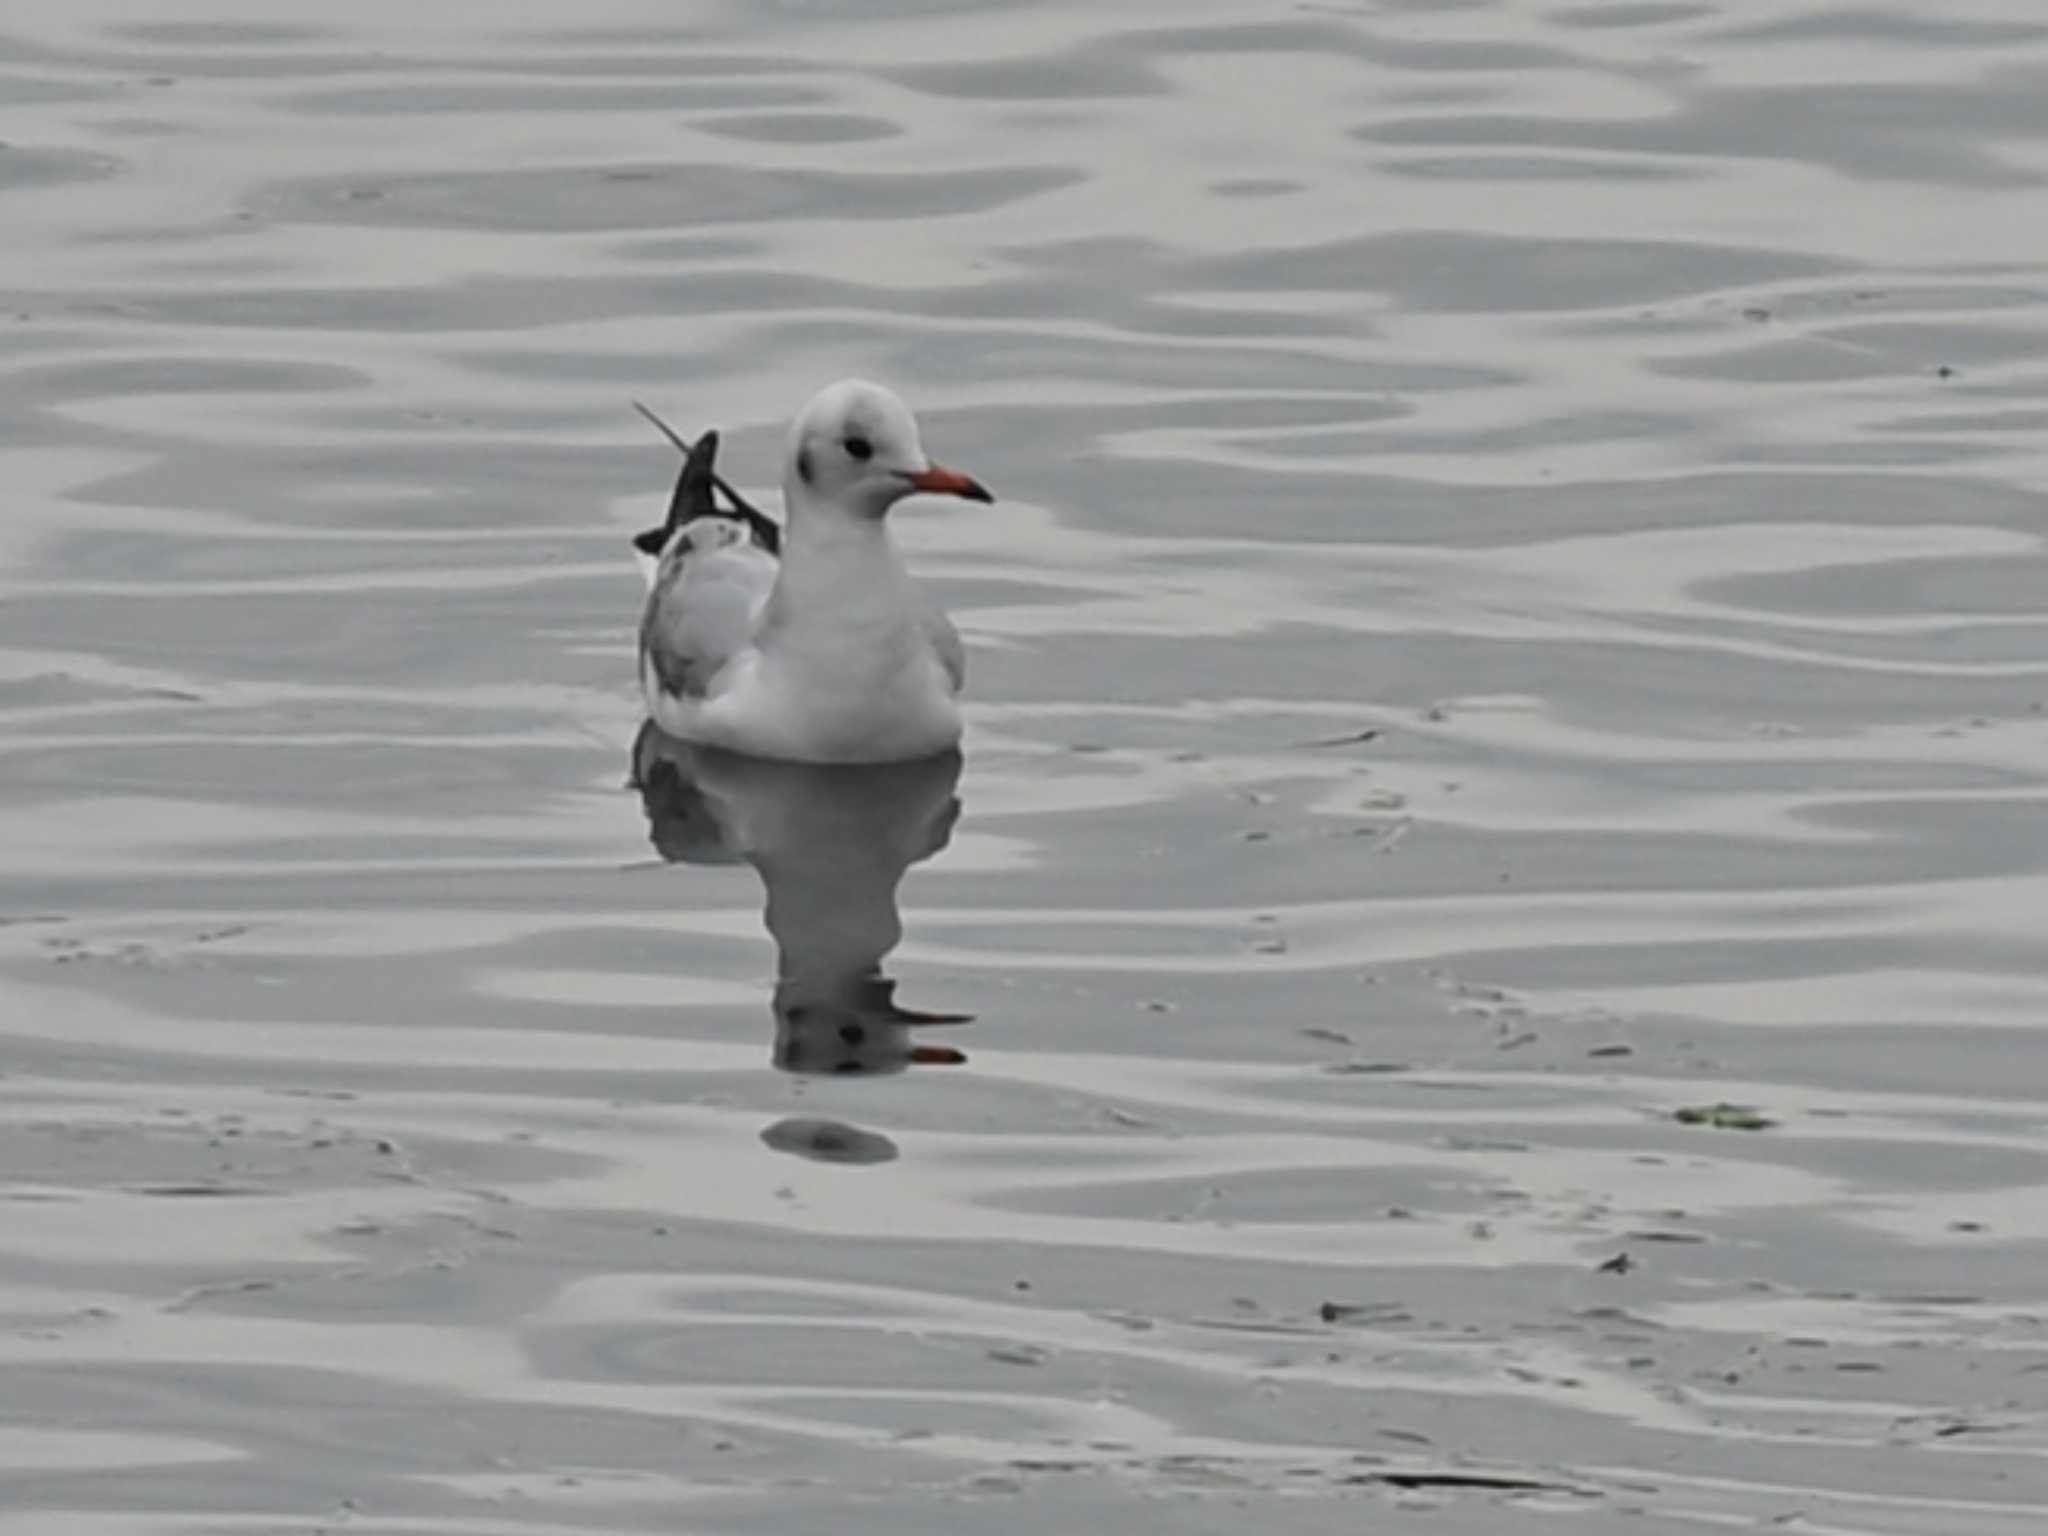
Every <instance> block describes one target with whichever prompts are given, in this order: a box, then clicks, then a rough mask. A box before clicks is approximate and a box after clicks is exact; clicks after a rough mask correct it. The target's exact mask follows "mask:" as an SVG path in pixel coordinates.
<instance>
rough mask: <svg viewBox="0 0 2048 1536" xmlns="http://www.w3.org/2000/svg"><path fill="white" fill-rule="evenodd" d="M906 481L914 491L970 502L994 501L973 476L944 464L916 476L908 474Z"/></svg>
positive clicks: (922, 470)
mask: <svg viewBox="0 0 2048 1536" xmlns="http://www.w3.org/2000/svg"><path fill="white" fill-rule="evenodd" d="M903 478H904V479H906V480H908V481H909V482H910V488H911V489H912V490H914V491H930V492H932V493H933V494H935V495H939V496H964V497H965V498H966V499H967V500H969V501H994V500H995V497H993V496H991V495H989V493H988V487H987V486H985V485H983V484H982V483H981V482H980V481H979V480H977V479H975V478H974V477H973V476H972V475H963V474H961V473H960V471H959V470H957V469H948V468H946V466H945V465H943V464H934V465H932V466H931V467H930V468H929V469H921V470H919V471H917V472H916V473H915V474H908V473H906V474H905V475H904V476H903Z"/></svg>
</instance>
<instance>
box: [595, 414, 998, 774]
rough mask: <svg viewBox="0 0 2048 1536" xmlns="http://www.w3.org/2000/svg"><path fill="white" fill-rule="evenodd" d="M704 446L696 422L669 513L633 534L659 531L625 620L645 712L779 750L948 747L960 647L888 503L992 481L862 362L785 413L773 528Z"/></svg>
mask: <svg viewBox="0 0 2048 1536" xmlns="http://www.w3.org/2000/svg"><path fill="white" fill-rule="evenodd" d="M643 410H644V408H643ZM648 414H649V415H650V416H651V414H652V413H648ZM657 425H659V422H657ZM663 430H664V431H667V428H663ZM669 435H670V437H671V438H672V440H674V441H675V442H676V443H677V444H678V446H682V443H681V439H680V438H676V437H675V435H674V434H673V433H670V434H669ZM707 443H708V447H707ZM716 447H717V439H716V436H715V434H711V433H706V434H705V437H704V438H703V439H700V440H699V441H698V443H697V444H696V445H695V446H694V447H692V448H689V449H688V450H687V454H688V460H689V461H688V462H687V463H686V464H685V467H684V474H683V478H682V480H681V481H680V482H679V483H678V485H677V487H676V496H675V501H674V503H673V504H672V505H671V507H670V509H669V521H668V523H667V524H666V525H664V527H663V528H662V529H661V530H658V531H655V532H650V533H647V534H643V535H641V537H640V538H639V539H638V540H636V541H635V543H636V544H638V545H639V546H640V547H641V548H642V549H643V550H647V549H649V548H650V545H651V544H653V543H654V542H655V541H656V537H657V532H658V534H659V548H660V557H659V560H658V562H657V564H656V566H655V570H654V575H653V578H652V585H651V588H650V590H649V592H648V594H647V606H646V609H645V611H644V613H643V615H642V619H641V624H640V688H641V692H642V694H643V695H644V696H645V699H646V703H647V712H648V714H649V716H650V717H652V719H653V720H654V722H655V723H656V724H657V725H659V726H660V727H661V728H662V730H664V731H666V732H667V733H668V734H669V735H671V736H673V737H677V738H679V739H680V740H683V741H691V742H697V743H699V744H701V745H705V746H711V747H720V748H723V749H725V750H727V751H731V752H739V753H744V754H746V755H748V756H751V757H766V758H778V759H783V760H786V761H792V762H807V763H893V762H908V761H912V760H914V759H917V758H923V757H930V756H932V755H934V754H937V753H940V752H947V751H950V750H952V749H953V748H954V747H955V746H957V745H958V744H959V741H960V711H959V707H958V705H957V704H956V703H955V699H956V697H957V695H958V694H959V692H960V685H961V682H962V681H963V679H964V677H965V673H966V658H965V655H964V653H963V652H962V649H961V645H960V636H959V634H958V633H957V632H956V631H955V630H954V628H953V625H952V622H951V621H950V620H949V619H947V617H946V616H945V614H944V613H943V612H942V611H941V610H940V609H939V608H938V607H937V605H936V604H934V603H933V602H932V601H931V600H930V599H929V598H928V597H926V596H925V594H924V592H923V591H922V590H921V589H920V588H919V587H918V585H917V583H916V582H915V581H914V580H913V579H912V577H911V575H910V572H909V569H908V568H907V567H906V566H905V565H904V562H903V555H902V552H901V551H900V550H899V549H898V548H897V547H896V541H895V539H894V538H893V537H892V536H891V535H890V532H889V523H888V513H889V509H890V508H891V507H892V506H894V505H895V504H896V503H897V502H898V501H901V500H902V499H903V498H904V497H905V496H908V495H910V494H912V493H913V492H916V491H927V492H934V493H937V494H940V495H949V496H960V497H964V498H966V499H967V500H969V501H983V502H986V501H993V500H994V499H995V498H994V497H992V496H991V495H989V493H988V492H987V491H986V490H985V489H983V488H982V486H981V484H980V483H979V482H978V481H976V480H973V479H971V478H969V477H968V476H966V475H963V474H961V473H959V472H958V471H957V470H951V469H947V468H945V467H944V466H943V465H939V464H935V463H933V462H932V460H931V459H930V458H929V457H928V456H927V455H926V454H925V451H924V446H923V444H922V443H921V442H920V441H919V438H918V431H917V422H916V420H915V418H913V417H912V416H911V414H910V411H909V409H908V408H907V407H906V406H905V405H904V404H903V402H902V401H901V400H899V399H897V397H896V396H895V395H894V394H892V393H891V392H890V391H888V390H886V389H884V388H883V387H882V386H881V385H879V384H870V383H868V382H866V381H865V380H862V379H846V380H842V381H841V382H839V383H837V384H833V385H831V386H829V387H828V388H826V389H825V390H823V391H821V392H820V393H819V394H818V395H817V397H816V398H815V399H813V400H812V401H811V403H810V404H809V405H807V406H805V407H804V409H803V411H802V412H801V413H800V414H799V415H798V416H797V418H796V421H795V423H794V424H793V425H792V426H791V428H790V430H789V438H788V441H787V443H786V445H785V447H784V452H783V466H782V500H783V508H784V526H783V527H782V528H781V529H779V530H778V529H776V527H775V525H774V523H773V522H772V521H771V520H770V519H768V518H766V517H765V516H763V515H762V514H761V513H759V512H757V511H755V510H754V509H753V508H751V507H749V506H747V505H746V503H745V502H744V501H743V500H741V499H740V498H739V497H738V496H737V495H735V494H734V493H733V492H732V491H731V489H730V487H727V486H725V485H724V482H723V481H720V480H718V479H717V477H716V475H715V474H714V473H713V471H712V468H711V457H712V454H713V453H714V452H715V451H716ZM714 488H718V489H724V490H725V491H726V494H727V496H728V497H729V498H730V499H731V500H732V501H733V503H734V511H733V512H731V513H726V512H723V511H721V510H720V509H718V508H717V506H716V505H715V502H714V498H713V496H712V494H711V493H712V490H713V489H714Z"/></svg>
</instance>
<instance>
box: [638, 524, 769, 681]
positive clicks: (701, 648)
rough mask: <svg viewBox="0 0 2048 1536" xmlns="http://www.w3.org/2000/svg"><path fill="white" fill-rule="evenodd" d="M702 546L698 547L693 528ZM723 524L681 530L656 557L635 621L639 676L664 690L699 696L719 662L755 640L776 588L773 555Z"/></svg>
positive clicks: (717, 670) (722, 664)
mask: <svg viewBox="0 0 2048 1536" xmlns="http://www.w3.org/2000/svg"><path fill="white" fill-rule="evenodd" d="M705 524H711V525H713V526H712V527H710V528H708V529H706V530H705V531H706V532H707V533H708V534H709V535H710V538H709V539H708V541H707V543H708V544H709V547H697V542H698V541H697V540H696V539H695V538H694V537H693V536H694V535H695V534H696V533H697V531H698V529H699V528H700V527H703V526H704V525H705ZM736 528H738V525H736V524H733V523H731V522H729V521H728V520H726V519H723V518H719V519H702V520H700V522H699V523H698V524H693V525H692V526H691V527H689V528H686V529H684V530H683V532H682V533H681V534H679V535H678V536H677V537H676V538H675V539H674V540H673V541H672V542H671V544H670V546H669V549H668V551H667V553H665V554H664V555H663V556H662V557H661V565H660V566H659V568H658V569H657V570H656V571H655V575H654V585H653V588H652V590H650V591H649V592H648V594H647V607H646V609H645V611H644V612H643V613H642V615H641V619H640V660H641V670H642V674H643V676H646V675H648V674H651V675H652V678H653V680H654V681H656V682H658V683H659V684H660V686H661V688H662V690H663V691H664V692H666V693H672V694H676V695H678V696H680V697H683V698H702V697H703V696H704V695H705V694H706V693H707V692H709V691H710V688H711V683H712V680H713V679H714V678H716V677H717V676H718V674H719V672H720V671H721V670H723V668H724V667H725V664H726V663H727V662H729V661H731V660H732V658H733V657H734V656H736V655H738V654H739V653H740V652H741V651H743V650H745V649H746V648H747V647H748V646H750V645H752V644H753V643H754V634H755V629H756V627H757V625H758V622H759V618H760V613H761V609H762V606H763V605H764V604H765V603H766V602H767V600H768V592H769V589H770V588H772V587H773V586H774V585H775V573H776V570H777V562H776V559H775V557H774V556H773V555H771V554H769V553H768V552H767V551H766V550H764V549H761V548H760V547H759V546H757V545H755V544H754V543H752V542H751V541H750V540H748V539H747V538H746V537H745V534H744V532H743V531H742V532H741V533H740V536H739V537H738V538H737V539H728V538H727V537H726V536H725V531H726V530H732V529H736Z"/></svg>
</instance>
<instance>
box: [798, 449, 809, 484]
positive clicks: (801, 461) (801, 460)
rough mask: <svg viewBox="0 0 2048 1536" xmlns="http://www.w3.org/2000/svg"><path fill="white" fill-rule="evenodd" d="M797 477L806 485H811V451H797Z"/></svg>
mask: <svg viewBox="0 0 2048 1536" xmlns="http://www.w3.org/2000/svg"><path fill="white" fill-rule="evenodd" d="M796 477H797V479H799V480H801V481H803V483H804V484H805V485H809V484H810V483H811V450H810V449H808V448H799V449H797V451H796Z"/></svg>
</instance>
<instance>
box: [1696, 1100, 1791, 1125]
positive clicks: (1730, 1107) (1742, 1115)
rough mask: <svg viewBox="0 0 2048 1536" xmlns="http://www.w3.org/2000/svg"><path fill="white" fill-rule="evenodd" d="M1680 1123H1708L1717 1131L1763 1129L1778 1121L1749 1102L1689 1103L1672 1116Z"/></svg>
mask: <svg viewBox="0 0 2048 1536" xmlns="http://www.w3.org/2000/svg"><path fill="white" fill-rule="evenodd" d="M1671 1118H1672V1119H1674V1120H1676V1121H1677V1122H1678V1123H1679V1124H1680V1125H1708V1126H1712V1127H1713V1128H1714V1129H1715V1130H1717V1131H1763V1130H1768V1129H1770V1127H1772V1126H1774V1125H1776V1124H1777V1123H1778V1122H1777V1121H1775V1120H1773V1119H1771V1118H1770V1116H1768V1115H1766V1114H1764V1113H1762V1112H1761V1111H1760V1110H1758V1109H1756V1108H1755V1107H1754V1106H1752V1105H1749V1104H1728V1103H1719V1104H1688V1105H1686V1106H1685V1107H1684V1108H1683V1109H1679V1110H1675V1111H1673V1113H1672V1116H1671Z"/></svg>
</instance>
